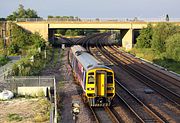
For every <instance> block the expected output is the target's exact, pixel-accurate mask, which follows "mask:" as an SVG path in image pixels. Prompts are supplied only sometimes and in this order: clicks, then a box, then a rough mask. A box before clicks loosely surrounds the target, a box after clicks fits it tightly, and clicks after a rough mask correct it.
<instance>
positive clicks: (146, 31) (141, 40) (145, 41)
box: [136, 24, 153, 48]
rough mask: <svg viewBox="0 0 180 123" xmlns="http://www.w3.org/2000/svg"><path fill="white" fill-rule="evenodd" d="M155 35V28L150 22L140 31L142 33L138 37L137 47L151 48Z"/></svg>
mask: <svg viewBox="0 0 180 123" xmlns="http://www.w3.org/2000/svg"><path fill="white" fill-rule="evenodd" d="M152 35H153V28H152V25H151V24H148V26H147V28H143V29H142V30H141V31H140V35H139V37H138V38H137V43H136V47H137V48H150V47H151V41H152Z"/></svg>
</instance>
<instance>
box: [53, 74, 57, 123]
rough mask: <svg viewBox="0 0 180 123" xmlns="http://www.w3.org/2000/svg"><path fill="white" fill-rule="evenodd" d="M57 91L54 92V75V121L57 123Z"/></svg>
mask: <svg viewBox="0 0 180 123" xmlns="http://www.w3.org/2000/svg"><path fill="white" fill-rule="evenodd" d="M56 94H57V92H56V80H55V77H54V107H55V114H54V123H57V95H56Z"/></svg>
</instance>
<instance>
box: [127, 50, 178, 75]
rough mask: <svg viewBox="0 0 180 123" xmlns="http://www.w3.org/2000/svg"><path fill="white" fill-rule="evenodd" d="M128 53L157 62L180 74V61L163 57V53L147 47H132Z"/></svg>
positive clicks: (164, 55)
mask: <svg viewBox="0 0 180 123" xmlns="http://www.w3.org/2000/svg"><path fill="white" fill-rule="evenodd" d="M129 53H131V54H133V55H135V56H137V57H140V58H143V59H146V60H148V61H151V62H153V63H155V64H158V65H160V66H162V67H164V68H166V69H168V70H170V71H173V72H176V73H178V74H180V69H179V68H180V62H178V61H174V60H172V59H167V58H165V57H166V54H165V53H162V54H160V53H157V52H155V51H153V50H152V49H148V48H144V49H136V48H133V49H132V50H131V51H129Z"/></svg>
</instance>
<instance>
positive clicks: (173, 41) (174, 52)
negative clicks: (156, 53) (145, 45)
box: [166, 33, 180, 61]
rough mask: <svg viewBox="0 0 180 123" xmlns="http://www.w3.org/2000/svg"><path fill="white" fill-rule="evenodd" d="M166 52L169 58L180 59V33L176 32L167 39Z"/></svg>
mask: <svg viewBox="0 0 180 123" xmlns="http://www.w3.org/2000/svg"><path fill="white" fill-rule="evenodd" d="M166 53H167V57H168V58H170V59H174V60H175V61H180V33H176V34H174V35H172V36H170V37H169V38H168V39H167V40H166Z"/></svg>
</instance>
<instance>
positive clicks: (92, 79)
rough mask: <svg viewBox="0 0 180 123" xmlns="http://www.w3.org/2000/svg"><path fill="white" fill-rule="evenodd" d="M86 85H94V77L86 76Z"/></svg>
mask: <svg viewBox="0 0 180 123" xmlns="http://www.w3.org/2000/svg"><path fill="white" fill-rule="evenodd" d="M88 84H94V77H93V76H88Z"/></svg>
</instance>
